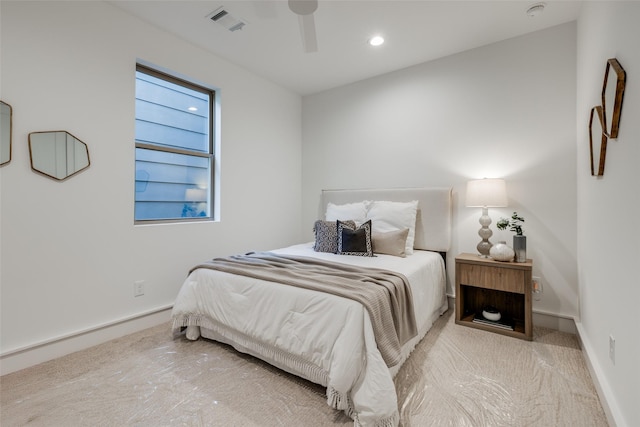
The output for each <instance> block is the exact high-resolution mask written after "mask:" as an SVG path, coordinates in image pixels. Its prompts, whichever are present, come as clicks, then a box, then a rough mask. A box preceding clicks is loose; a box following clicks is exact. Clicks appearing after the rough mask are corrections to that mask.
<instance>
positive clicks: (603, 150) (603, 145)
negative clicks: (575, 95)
mask: <svg viewBox="0 0 640 427" xmlns="http://www.w3.org/2000/svg"><path fill="white" fill-rule="evenodd" d="M595 115H597V116H598V117H597V122H596V121H595V120H594V116H595ZM603 120H604V119H603V114H602V107H601V106H600V105H598V106H596V107H593V108H592V109H591V114H590V116H589V158H590V159H591V175H592V176H602V175H604V161H605V159H606V157H607V141H608V138H607V135H606V134H605V132H604V123H603ZM594 125H595V126H598V125H599V128H600V129H599V130H600V132H599V135H600V158H599V159H594V156H593V144H594V142H597V140H596V139H595V138H594V130H596V129H595V128H594ZM596 133H598V132H596ZM597 136H598V135H596V137H597ZM596 161H597V164H598V168H597V170H596V163H595V162H596Z"/></svg>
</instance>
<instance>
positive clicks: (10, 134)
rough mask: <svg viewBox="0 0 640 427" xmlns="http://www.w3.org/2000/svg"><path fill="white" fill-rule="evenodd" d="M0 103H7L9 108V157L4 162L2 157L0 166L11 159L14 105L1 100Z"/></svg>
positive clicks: (0, 136)
mask: <svg viewBox="0 0 640 427" xmlns="http://www.w3.org/2000/svg"><path fill="white" fill-rule="evenodd" d="M0 105H6V106H7V107H8V108H9V159H7V160H6V161H4V162H2V160H1V159H0V166H4V165H6V164H8V163H9V162H10V161H11V152H12V151H13V107H11V105H9V104H7V103H6V102H4V101H0ZM1 139H2V135H0V140H1ZM0 144H2V142H0Z"/></svg>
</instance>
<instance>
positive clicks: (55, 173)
mask: <svg viewBox="0 0 640 427" xmlns="http://www.w3.org/2000/svg"><path fill="white" fill-rule="evenodd" d="M29 155H30V156H31V169H33V170H34V171H36V172H39V173H41V174H43V175H45V176H48V177H49V178H53V179H56V180H58V181H62V180H64V179H67V178H69V177H70V176H73V175H75V174H77V173H78V172H80V171H82V170H84V169H86V168H88V167H89V164H90V162H89V150H88V149H87V144H85V143H84V142H82V141H80V140H79V139H78V138H76V137H75V136H73V135H71V134H70V133H69V132H66V131H52V132H32V133H30V134H29Z"/></svg>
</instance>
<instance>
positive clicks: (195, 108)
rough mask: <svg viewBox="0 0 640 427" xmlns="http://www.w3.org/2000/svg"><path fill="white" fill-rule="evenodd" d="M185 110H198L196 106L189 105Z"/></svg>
mask: <svg viewBox="0 0 640 427" xmlns="http://www.w3.org/2000/svg"><path fill="white" fill-rule="evenodd" d="M187 110H189V111H198V108H197V107H189V108H187Z"/></svg>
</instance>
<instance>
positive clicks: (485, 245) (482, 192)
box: [466, 178, 507, 258]
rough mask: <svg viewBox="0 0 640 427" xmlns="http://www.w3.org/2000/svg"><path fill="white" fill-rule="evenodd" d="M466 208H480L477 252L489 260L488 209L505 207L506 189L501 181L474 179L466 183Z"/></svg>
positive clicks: (489, 220)
mask: <svg viewBox="0 0 640 427" xmlns="http://www.w3.org/2000/svg"><path fill="white" fill-rule="evenodd" d="M466 206H467V207H476V208H477V207H479V208H482V216H481V217H480V221H479V222H480V225H482V227H481V228H480V230H478V235H479V236H480V238H481V239H482V240H481V241H480V243H478V246H477V247H476V248H477V249H478V252H479V253H480V255H481V256H482V257H483V258H489V251H490V249H491V246H493V245H492V244H491V242H489V238H490V237H491V236H492V235H493V231H491V229H490V228H489V224H491V218H490V217H489V209H488V208H501V207H505V206H507V187H506V184H505V182H504V180H503V179H489V178H485V179H476V180H473V181H468V182H467V197H466Z"/></svg>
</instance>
